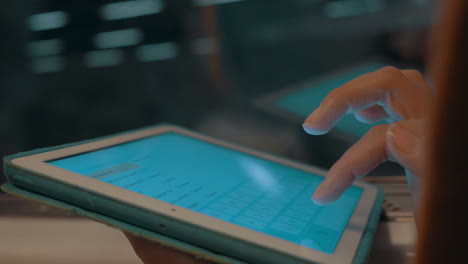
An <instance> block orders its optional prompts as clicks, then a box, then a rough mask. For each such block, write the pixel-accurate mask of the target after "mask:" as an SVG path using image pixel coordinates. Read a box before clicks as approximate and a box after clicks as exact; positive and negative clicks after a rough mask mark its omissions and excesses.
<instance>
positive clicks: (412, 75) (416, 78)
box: [401, 70, 431, 90]
mask: <svg viewBox="0 0 468 264" xmlns="http://www.w3.org/2000/svg"><path fill="white" fill-rule="evenodd" d="M401 73H403V75H405V76H406V78H408V79H409V80H411V81H412V82H414V83H415V84H417V85H419V86H421V87H424V88H425V89H428V90H431V88H430V87H429V85H428V84H427V81H426V79H425V78H424V76H423V75H422V74H421V73H420V72H419V71H417V70H401Z"/></svg>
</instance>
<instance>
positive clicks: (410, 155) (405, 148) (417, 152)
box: [387, 119, 427, 188]
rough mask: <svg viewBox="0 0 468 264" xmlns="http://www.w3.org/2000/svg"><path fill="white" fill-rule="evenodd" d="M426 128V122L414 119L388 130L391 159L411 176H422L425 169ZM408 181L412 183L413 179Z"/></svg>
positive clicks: (398, 123) (388, 149) (392, 126)
mask: <svg viewBox="0 0 468 264" xmlns="http://www.w3.org/2000/svg"><path fill="white" fill-rule="evenodd" d="M426 128H427V121H426V120H422V119H412V120H406V121H401V122H396V123H393V124H392V125H391V126H390V127H389V128H388V130H387V152H388V154H389V159H390V160H393V161H396V162H398V163H400V164H401V165H402V166H403V167H405V169H406V170H407V171H409V174H412V175H415V176H416V177H418V176H420V175H421V174H422V170H423V168H424V154H425V152H424V150H423V148H424V138H425V131H427V129H426ZM408 180H409V183H411V182H412V179H408ZM410 185H413V184H410ZM411 187H414V186H410V188H411Z"/></svg>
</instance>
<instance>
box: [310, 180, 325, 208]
mask: <svg viewBox="0 0 468 264" xmlns="http://www.w3.org/2000/svg"><path fill="white" fill-rule="evenodd" d="M328 194H329V193H328V188H327V186H326V185H324V184H320V185H319V186H318V187H317V189H315V192H314V194H313V195H312V197H311V199H312V201H313V202H314V203H315V204H316V205H325V204H327V203H329V202H328V200H329V199H328V197H327V195H328Z"/></svg>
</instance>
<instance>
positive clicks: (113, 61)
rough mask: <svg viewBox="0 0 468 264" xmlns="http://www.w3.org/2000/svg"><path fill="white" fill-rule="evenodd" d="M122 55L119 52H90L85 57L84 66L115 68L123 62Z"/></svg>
mask: <svg viewBox="0 0 468 264" xmlns="http://www.w3.org/2000/svg"><path fill="white" fill-rule="evenodd" d="M123 59H124V54H123V52H122V51H120V50H101V51H91V52H88V53H87V54H86V55H85V64H86V66H88V67H92V68H94V67H109V66H116V65H119V64H121V63H122V62H123Z"/></svg>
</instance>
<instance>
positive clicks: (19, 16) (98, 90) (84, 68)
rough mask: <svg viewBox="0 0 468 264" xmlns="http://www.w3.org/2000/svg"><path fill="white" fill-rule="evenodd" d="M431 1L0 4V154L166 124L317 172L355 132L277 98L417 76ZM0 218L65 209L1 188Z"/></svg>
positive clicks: (393, 169)
mask: <svg viewBox="0 0 468 264" xmlns="http://www.w3.org/2000/svg"><path fill="white" fill-rule="evenodd" d="M434 2H435V0H326V1H325V0H288V1H281V0H269V1H266V0H259V1H253V0H130V1H117V0H93V1H83V0H82V1H61V0H6V1H2V4H1V8H0V36H2V38H1V39H0V121H1V122H0V156H2V157H3V156H5V155H8V154H13V153H16V152H20V151H26V150H31V149H34V148H40V147H48V146H54V145H59V144H63V143H69V142H73V141H79V140H84V139H89V138H93V137H99V136H103V135H108V134H112V133H116V132H121V131H125V130H130V129H135V128H139V127H143V126H147V125H152V124H156V123H160V122H169V123H173V124H177V125H181V126H184V127H188V128H191V129H194V130H197V131H200V132H203V133H206V134H209V135H212V136H215V137H218V138H222V139H226V140H229V141H231V142H235V143H238V144H241V145H244V146H249V147H252V148H255V149H259V150H262V151H267V152H270V153H274V154H276V155H281V156H285V157H288V158H290V159H295V160H299V161H303V162H307V163H308V164H312V165H315V166H318V167H321V168H325V169H327V168H329V167H330V166H331V165H332V164H333V162H334V161H336V159H338V158H339V157H340V155H341V154H342V153H343V152H344V151H345V150H346V149H347V148H348V147H349V146H350V145H351V144H352V143H353V142H355V140H357V139H358V138H359V135H360V134H359V133H358V134H356V133H353V131H351V130H352V125H351V127H349V129H350V131H348V130H347V129H348V128H346V126H345V127H344V128H343V129H341V130H339V131H334V132H333V133H330V134H329V135H326V136H318V137H317V136H315V137H312V136H308V135H306V134H305V133H304V132H303V131H302V127H301V124H302V120H303V118H305V116H304V113H303V112H302V116H301V112H300V111H295V110H294V109H292V108H288V107H283V108H281V104H279V103H278V102H279V100H281V96H288V94H289V93H290V92H291V93H294V92H296V91H304V89H310V91H311V93H312V96H311V97H310V105H309V104H306V105H305V106H299V105H298V104H299V103H294V101H292V104H293V105H292V106H293V108H294V107H300V108H301V107H302V108H301V109H305V111H307V112H311V111H312V110H313V109H314V108H315V105H314V104H317V103H318V102H319V101H320V100H321V99H322V98H323V96H324V95H326V91H328V90H330V89H332V88H335V87H336V86H337V85H340V84H341V83H344V82H345V81H346V80H347V79H350V78H352V77H355V76H357V75H359V74H362V73H365V72H368V71H370V70H374V68H378V67H380V66H384V65H394V66H397V67H400V68H414V69H418V70H420V71H422V72H423V73H424V72H425V68H424V63H425V59H426V53H427V48H428V45H427V39H428V33H429V32H430V27H431V25H432V23H433V20H434V10H435V3H434ZM320 89H322V90H320ZM327 89H328V90H327ZM314 93H317V96H314V95H313V94H314ZM265 98H267V100H265ZM278 98H279V99H278ZM307 99H308V100H309V98H307ZM308 100H307V101H308ZM259 102H260V103H259ZM283 106H284V105H283ZM352 118H354V117H352ZM353 122H354V121H353ZM402 173H403V171H402V169H401V168H400V167H399V166H398V165H396V164H393V163H388V164H383V165H382V166H381V167H380V168H378V169H377V170H376V171H374V172H373V173H371V174H372V175H377V176H379V175H381V176H385V175H387V176H388V175H401V174H402ZM0 215H3V216H19V215H25V216H31V215H34V216H46V217H51V216H53V217H69V216H66V215H63V214H61V213H60V212H56V211H54V210H52V209H50V208H47V207H44V206H39V205H37V204H34V203H32V202H27V201H23V200H20V199H18V198H13V197H10V196H7V195H6V194H0ZM49 263H51V262H49Z"/></svg>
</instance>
